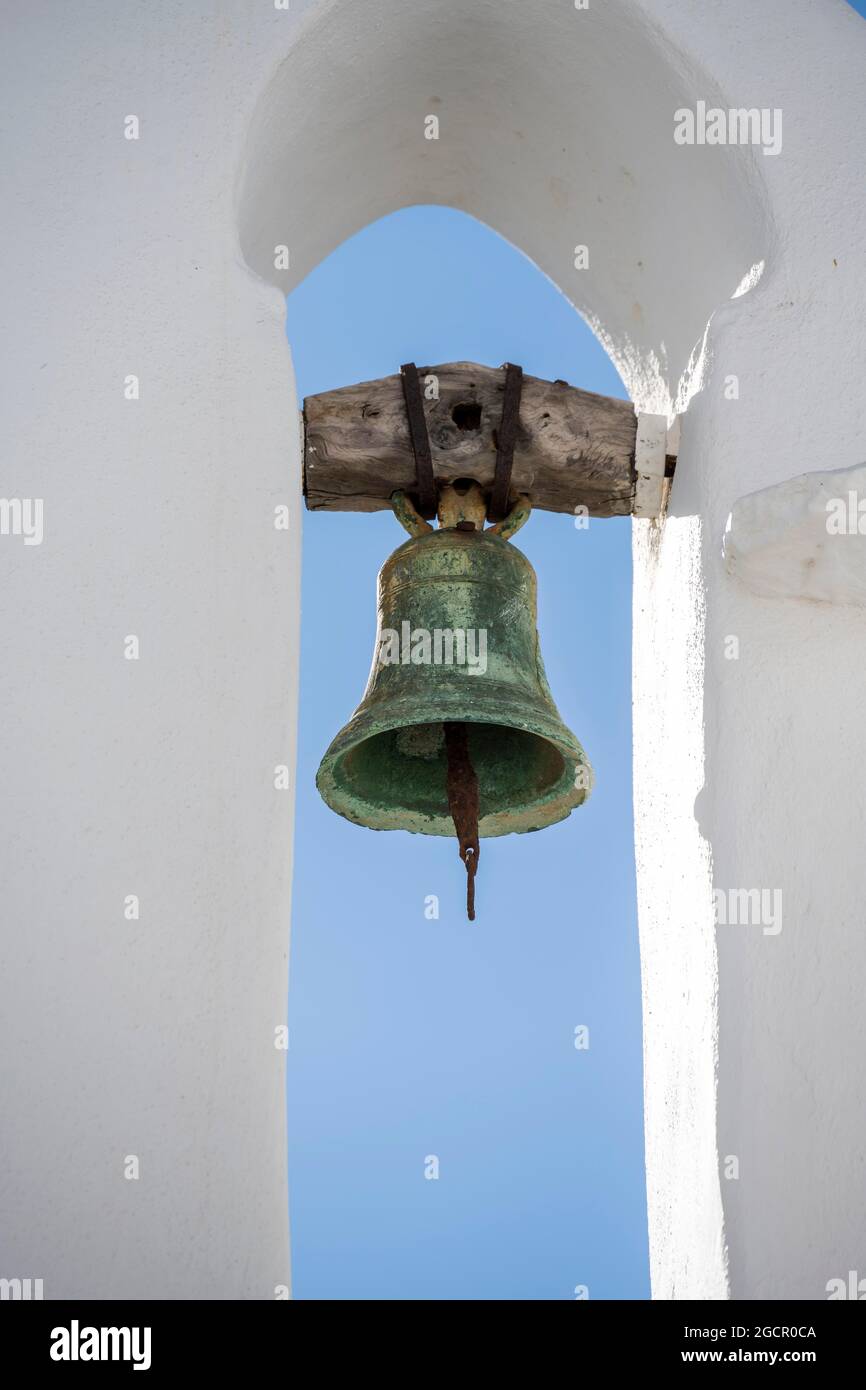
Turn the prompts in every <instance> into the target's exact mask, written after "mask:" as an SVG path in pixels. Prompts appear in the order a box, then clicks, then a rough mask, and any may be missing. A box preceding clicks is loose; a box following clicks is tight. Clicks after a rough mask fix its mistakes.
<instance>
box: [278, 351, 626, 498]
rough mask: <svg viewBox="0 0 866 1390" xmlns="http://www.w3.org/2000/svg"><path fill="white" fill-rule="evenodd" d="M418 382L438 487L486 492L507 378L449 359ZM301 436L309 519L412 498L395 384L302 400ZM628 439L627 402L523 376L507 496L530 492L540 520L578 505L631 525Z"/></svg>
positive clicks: (409, 457) (410, 464) (411, 466)
mask: <svg viewBox="0 0 866 1390" xmlns="http://www.w3.org/2000/svg"><path fill="white" fill-rule="evenodd" d="M419 376H420V378H421V387H422V391H423V392H424V394H425V400H424V412H425V416H426V420H427V429H428V432H429V435H430V445H431V449H432V453H433V469H434V473H435V475H436V479H437V481H440V480H441V481H443V482H453V481H454V480H455V479H457V478H474V479H475V480H476V481H477V482H478V483H480V484H481V486H482V487H484V488H489V487H490V486H491V484H492V482H493V470H494V466H495V463H496V432H497V430H498V428H499V425H500V421H501V418H502V396H503V389H504V384H505V373H504V371H503V370H502V369H501V368H496V367H481V366H478V364H477V363H474V362H446V363H444V364H443V365H441V366H437V367H423V368H419ZM434 390H435V391H436V392H437V393H438V398H436V396H434V395H433V392H434ZM428 395H429V396H433V398H432V399H427V396H428ZM304 427H305V434H304V496H305V497H306V501H307V506H308V507H309V508H310V510H311V511H337V512H375V511H381V510H383V509H385V508H387V507H389V506H390V501H389V499H390V497H391V494H392V492H394V491H395V490H396V489H398V488H402V489H404V490H406V491H408V492H411V491H412V485H413V482H414V478H415V460H414V456H413V454H412V446H411V443H410V439H409V429H408V425H407V421H406V407H405V403H404V399H403V389H402V385H401V381H400V377H399V375H395V376H387V377H383V378H381V379H380V380H379V381H364V382H361V383H360V384H359V385H357V386H343V387H341V388H340V389H339V390H337V391H325V392H323V393H322V394H321V395H318V396H308V397H307V398H306V400H305V401H304ZM636 433H637V416H636V415H635V412H634V408H633V406H632V405H631V404H630V402H629V401H623V400H618V399H616V398H614V397H611V396H597V395H594V394H593V393H592V392H591V391H581V390H579V389H578V388H577V387H576V386H569V385H568V383H567V382H564V381H542V380H540V379H539V378H538V377H531V376H524V378H523V394H522V397H521V402H520V418H519V423H518V430H517V441H516V446H515V450H514V469H513V474H512V489H513V491H514V492H526V493H528V494H529V495H530V497H531V499H532V505H533V507H534V508H540V509H541V510H542V511H549V512H568V513H571V514H574V510H575V508H576V507H577V506H579V505H583V506H585V507H587V509H588V512H589V515H590V516H628V515H629V514H630V513H631V512H632V509H633V504H634V495H635V437H636Z"/></svg>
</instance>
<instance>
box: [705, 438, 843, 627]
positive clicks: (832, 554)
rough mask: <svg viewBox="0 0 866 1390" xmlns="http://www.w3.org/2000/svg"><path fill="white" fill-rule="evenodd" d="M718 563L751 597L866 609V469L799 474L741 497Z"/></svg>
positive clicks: (729, 524)
mask: <svg viewBox="0 0 866 1390" xmlns="http://www.w3.org/2000/svg"><path fill="white" fill-rule="evenodd" d="M724 557H725V565H726V567H727V569H728V572H729V573H730V574H734V575H736V576H737V578H738V579H739V580H741V581H742V583H743V584H745V585H747V586H748V588H750V589H751V590H752V592H753V593H755V594H761V595H762V596H764V597H767V598H795V599H797V598H798V599H810V600H811V601H812V602H813V603H841V604H850V605H853V606H855V607H858V608H864V607H866V464H855V466H854V467H853V468H840V469H838V470H836V471H834V472H832V473H802V474H801V475H800V476H799V477H797V478H786V480H785V481H784V482H783V483H776V484H775V486H774V487H767V488H762V489H761V490H760V492H750V493H748V494H747V495H746V496H745V497H741V498H740V499H739V501H737V502H735V503H734V505H733V508H732V509H731V514H730V516H729V517H728V524H727V528H726V530H725V539H724Z"/></svg>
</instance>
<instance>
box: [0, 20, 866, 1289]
mask: <svg viewBox="0 0 866 1390" xmlns="http://www.w3.org/2000/svg"><path fill="white" fill-rule="evenodd" d="M4 29H5V39H6V42H5V44H4V46H3V47H4V52H3V57H2V60H0V61H2V69H3V90H4V98H3V100H4V103H5V104H7V105H9V106H10V107H11V110H12V113H13V115H14V121H12V122H9V123H8V125H7V131H6V134H5V136H4V139H5V142H6V149H5V151H4V158H3V163H4V165H5V166H7V167H8V168H9V171H10V172H9V174H8V176H7V182H8V184H9V189H8V196H7V197H6V199H5V200H4V201H5V202H6V204H7V207H8V208H9V212H8V214H7V217H6V218H5V222H6V228H5V237H6V245H5V248H4V255H3V259H2V266H3V279H4V290H5V295H4V298H5V301H6V306H7V311H6V315H5V319H6V325H7V331H6V334H5V339H4V351H3V359H4V361H3V372H2V384H3V388H4V397H5V399H4V407H3V412H2V417H0V419H2V423H0V429H2V434H3V440H4V444H3V454H2V457H3V484H2V489H0V491H2V494H3V495H4V496H5V497H7V498H14V497H42V498H43V499H44V516H45V534H44V540H43V543H42V544H41V545H40V546H24V544H23V538H21V537H14V536H2V537H0V564H2V571H3V593H4V597H5V605H4V612H5V617H6V655H7V659H6V662H5V664H4V666H5V669H4V675H3V678H2V691H0V698H2V718H3V729H4V732H5V735H6V738H7V741H8V748H7V752H6V757H5V760H4V761H5V765H6V768H7V773H6V781H5V792H6V795H5V796H4V798H3V804H2V809H0V815H2V829H3V841H4V889H5V891H4V894H3V899H2V902H3V918H4V931H3V940H4V948H3V949H4V960H3V975H2V985H0V990H2V1002H3V1009H2V1017H3V1022H2V1027H3V1046H2V1053H0V1056H2V1059H3V1060H2V1081H0V1113H2V1114H3V1116H4V1133H5V1156H4V1162H3V1164H2V1165H0V1253H2V1265H3V1268H2V1269H0V1274H3V1275H5V1276H7V1277H9V1276H15V1275H18V1276H20V1277H26V1276H32V1277H42V1278H44V1280H45V1292H46V1296H48V1297H62V1296H80V1297H84V1296H91V1295H93V1296H109V1295H114V1296H117V1295H120V1296H132V1297H135V1296H146V1295H150V1296H156V1297H202V1296H203V1297H247V1298H270V1297H273V1296H274V1288H275V1286H279V1285H284V1284H286V1283H287V1282H288V1231H287V1218H286V1195H285V1179H286V1174H285V1117H284V1108H283V1083H284V1067H283V1063H284V1056H285V1054H284V1053H283V1052H281V1051H279V1050H278V1049H277V1048H275V1047H274V1029H275V1028H276V1027H277V1026H278V1025H279V1024H280V1023H282V1022H283V1020H284V1017H285V982H286V961H287V948H288V921H289V887H290V873H291V794H290V793H287V792H280V791H277V790H275V789H274V781H273V772H274V767H275V765H277V764H282V763H287V764H290V765H291V763H292V740H293V730H294V717H295V685H296V678H297V669H296V668H297V651H298V646H297V620H298V567H299V543H300V501H299V441H298V433H297V425H296V416H295V410H296V401H295V399H294V393H293V384H292V376H291V363H290V356H289V351H288V349H287V347H286V343H285V336H284V304H283V296H284V293H285V291H286V290H287V289H289V288H291V286H292V285H293V284H294V283H296V282H297V280H298V279H299V278H300V277H301V276H303V275H304V274H305V273H306V272H307V271H308V270H310V269H311V268H312V267H313V266H314V265H315V264H316V263H317V262H318V261H319V260H320V259H321V257H322V256H323V255H325V254H326V253H327V252H328V251H330V250H331V249H332V248H333V247H334V246H336V245H338V244H339V242H340V241H341V240H342V239H343V238H344V237H345V236H347V235H349V234H351V233H352V232H353V231H355V230H357V229H358V228H359V227H361V226H363V225H365V224H366V223H367V222H369V221H370V220H371V219H373V218H376V217H378V216H381V215H383V214H385V213H387V212H389V211H391V210H393V209H394V208H396V207H400V206H404V205H406V204H409V203H414V202H421V201H427V202H441V203H447V204H450V205H453V206H456V207H459V208H463V209H465V210H466V211H468V212H470V213H472V214H474V215H475V216H477V217H479V218H481V219H482V220H484V221H485V222H487V223H489V224H490V225H491V226H493V227H495V228H496V229H497V230H498V231H499V232H501V233H502V234H503V235H504V236H506V237H507V238H508V239H509V240H511V241H513V242H514V243H515V244H517V245H518V246H520V247H521V248H522V249H523V250H524V251H525V252H526V253H527V254H528V255H530V256H531V257H532V258H533V259H534V260H535V261H536V262H537V263H538V265H539V266H540V267H541V268H542V269H543V270H544V271H545V272H546V273H547V274H549V275H550V276H551V277H552V278H553V279H554V280H555V281H556V283H557V284H558V285H560V286H561V288H562V289H563V292H564V293H566V294H567V295H568V296H569V297H570V298H571V299H572V300H573V302H574V303H575V304H576V305H577V306H578V307H579V308H580V309H581V310H582V311H583V312H584V313H585V314H586V315H587V317H588V318H589V319H590V321H591V322H592V323H593V325H594V326H595V327H596V329H597V331H598V332H599V334H600V336H601V337H602V340H603V341H604V343H605V345H606V346H607V347H608V350H609V351H610V352H611V355H612V356H613V358H614V360H615V361H616V363H617V365H618V367H619V369H620V371H621V372H622V374H623V378H624V380H625V381H626V382H627V384H628V386H629V388H630V390H631V391H632V394H633V396H634V399H635V401H636V402H637V403H638V404H639V405H640V406H641V407H643V408H645V409H669V408H671V407H672V404H673V402H675V401H677V400H678V401H679V403H680V406H682V405H684V404H686V403H687V402H688V405H689V408H688V412H687V414H686V416H685V418H684V422H683V443H682V449H681V454H680V464H679V468H678V473H677V479H676V482H675V486H674V490H673V496H672V499H671V516H670V519H669V520H668V522H667V523H666V525H665V527H664V528H663V530H661V531H659V529H658V528H655V527H653V526H652V525H651V524H650V523H638V524H637V526H636V575H635V658H636V659H635V710H636V713H635V721H636V722H635V734H636V757H635V764H636V767H635V771H636V821H637V854H638V867H639V896H640V925H641V941H642V954H643V968H644V1013H645V1018H644V1025H645V1056H646V1095H647V1160H648V1182H649V1194H650V1238H651V1252H652V1265H653V1285H654V1292H655V1294H656V1296H660V1297H682V1296H689V1295H691V1296H698V1297H724V1296H727V1295H728V1294H731V1295H733V1296H734V1297H749V1296H758V1297H777V1296H781V1295H785V1294H795V1295H799V1296H802V1297H822V1296H824V1287H825V1284H826V1281H827V1280H828V1279H829V1278H831V1277H833V1276H834V1275H836V1274H844V1273H845V1272H846V1271H847V1270H848V1269H849V1268H853V1267H856V1263H857V1260H858V1259H860V1262H861V1264H862V1263H863V1259H864V1258H866V1257H864V1256H863V1250H864V1234H866V1231H864V1216H863V1208H862V1203H861V1202H860V1200H859V1188H858V1186H857V1181H858V1176H857V1175H858V1173H859V1172H860V1171H861V1170H862V1163H863V1128H864V1122H863V1119H862V1115H863V1113H864V1105H863V1101H864V1094H863V1091H864V1086H863V1083H862V1082H861V1081H860V1079H859V1075H858V1067H857V1058H858V1056H859V1054H860V1053H861V1052H862V1050H863V1042H864V1036H863V1035H864V1027H866V1026H864V1023H863V1011H862V1009H861V1007H860V999H861V997H862V983H863V975H864V964H866V948H864V946H863V945H862V940H863V932H862V926H861V922H860V911H859V904H860V902H861V900H862V897H863V876H864V869H863V867H862V860H863V856H862V853H861V845H862V840H863V833H862V832H863V821H864V804H866V796H864V792H863V789H862V787H863V784H862V781H861V778H860V777H859V775H858V769H859V766H860V764H861V763H862V762H863V755H864V751H866V749H864V735H863V731H862V719H860V718H859V717H858V716H859V712H860V709H861V707H862V703H863V694H864V690H863V685H864V680H866V677H864V675H863V672H864V670H866V662H864V655H866V619H864V617H863V615H862V613H860V612H858V611H857V610H854V609H841V608H836V607H820V608H819V607H818V606H815V605H807V604H804V603H802V602H801V601H797V600H789V601H782V600H769V599H759V598H757V597H754V596H752V595H750V593H749V591H748V590H747V589H746V588H745V587H744V586H742V585H741V584H740V583H739V581H737V580H734V579H732V578H731V577H730V576H729V575H728V574H727V573H726V571H725V569H724V566H723V564H722V560H721V542H722V533H723V530H724V525H725V518H726V516H727V513H728V512H729V511H730V509H731V506H732V504H733V503H734V502H735V501H736V500H737V499H738V498H739V497H740V496H741V495H743V494H744V493H747V492H749V491H752V490H754V489H755V488H758V487H761V486H765V485H767V484H770V483H774V482H777V481H781V480H783V479H785V478H787V477H788V476H790V475H791V474H794V473H801V472H804V471H806V469H808V468H813V469H815V468H817V469H820V468H831V467H842V466H845V465H849V464H855V463H858V462H861V461H863V459H864V457H866V448H864V443H863V425H864V420H863V409H864V408H863V391H862V377H863V340H864V330H863V323H864V299H866V287H864V274H863V270H864V267H863V263H862V253H861V244H862V215H863V208H862V202H863V189H862V178H861V177H860V151H861V150H862V148H863V136H864V132H863V129H862V124H863V116H862V114H861V113H862V110H863V101H862V95H863V76H862V74H863V71H864V57H866V26H864V25H863V22H862V21H861V20H860V19H859V18H858V17H857V16H856V15H854V14H853V13H851V12H850V11H848V10H847V8H846V7H845V6H844V4H843V3H842V0H821V3H815V0H763V3H762V4H761V5H760V6H759V7H756V6H755V5H754V4H752V3H750V2H749V0H729V3H727V4H726V5H725V6H723V7H721V6H718V7H707V6H706V5H704V4H699V3H697V0H643V3H639V2H638V0H606V3H604V4H601V3H600V0H599V3H593V0H590V8H589V9H588V10H586V11H579V10H576V9H575V8H574V7H573V6H571V5H568V4H566V3H564V0H563V3H558V4H553V3H550V0H525V3H522V4H521V5H519V6H517V5H507V6H503V5H502V4H500V3H496V2H495V0H443V3H441V4H438V5H436V6H435V7H431V6H429V5H425V4H421V3H420V0H404V2H403V3H396V0H351V3H349V0H340V3H330V4H324V5H315V6H312V7H311V6H306V7H305V6H303V5H301V4H298V3H296V0H293V4H292V9H291V11H289V12H286V11H283V10H277V9H276V8H275V7H274V5H273V4H272V3H266V0H223V2H222V3H221V4H220V5H219V6H218V7H217V9H216V11H215V12H213V13H211V12H208V11H207V10H203V9H202V7H200V6H198V5H195V4H192V3H179V0H151V3H149V4H148V5H147V6H142V5H138V4H134V3H131V0H126V3H120V4H119V3H109V0H89V2H88V0H82V3H79V4H77V5H76V6H74V7H73V6H65V7H61V6H58V5H56V4H53V3H46V0H35V2H34V3H31V4H30V5H28V6H27V7H26V9H19V8H18V7H12V6H9V7H8V8H7V10H6V11H5V12H4ZM698 99H704V100H707V101H708V102H709V103H710V104H712V103H717V104H719V105H722V106H728V105H736V106H739V105H748V106H752V105H754V106H758V107H770V108H776V107H778V108H781V109H782V111H783V121H784V125H783V130H784V141H783V148H782V151H781V153H780V154H779V155H777V156H775V157H764V156H762V155H761V152H760V150H755V149H751V148H706V147H705V148H701V149H698V148H689V147H683V146H679V145H676V144H675V143H674V140H673V128H674V111H675V110H676V109H677V108H679V107H683V106H694V104H695V102H696V101H697V100H698ZM431 114H432V115H436V116H437V117H438V119H439V123H440V128H439V139H438V140H436V141H431V140H426V139H425V137H424V130H425V118H426V117H427V116H429V115H431ZM129 115H136V116H137V117H138V118H139V121H140V133H139V139H138V140H127V139H126V138H125V135H124V123H125V118H126V117H127V116H129ZM282 245H285V246H288V248H289V252H290V258H291V264H290V269H289V270H288V271H287V272H281V271H278V270H276V269H275V265H274V260H275V248H276V247H278V246H282ZM576 245H586V246H587V247H588V249H589V258H590V264H589V269H587V270H580V271H578V270H576V269H575V268H574V248H575V246H576ZM761 262H763V263H764V271H763V275H762V277H761V278H760V280H759V281H758V282H757V284H756V286H755V287H754V288H753V289H751V291H750V292H749V293H748V294H745V295H743V296H741V297H739V298H737V299H734V300H732V299H731V295H732V293H733V292H734V290H735V289H736V288H737V287H738V286H739V285H740V284H741V282H742V281H743V279H744V277H746V276H747V275H748V273H749V271H750V269H751V268H752V267H753V266H754V265H756V264H760V263H761ZM455 292H457V289H456V287H455ZM708 325H709V327H708ZM131 374H134V375H136V376H138V377H139V380H140V398H139V399H138V400H127V399H125V396H124V380H125V378H126V377H127V376H129V375H131ZM730 374H736V375H737V377H738V381H739V399H738V400H736V401H732V400H728V399H726V398H725V394H724V383H725V379H726V377H728V376H729V375H730ZM578 384H579V383H578ZM284 502H287V503H289V505H290V508H291V512H292V519H291V529H290V531H289V533H288V535H287V534H286V533H285V532H282V531H277V530H275V528H274V525H273V509H274V507H275V506H277V505H278V504H280V503H284ZM130 634H136V635H137V636H138V637H139V639H140V658H139V660H138V661H128V660H126V659H125V658H124V639H125V638H126V637H127V636H128V635H130ZM732 634H733V635H737V636H738V637H739V641H740V657H739V660H737V661H729V660H726V659H725V656H724V650H725V648H724V639H725V637H726V636H729V635H732ZM711 865H712V870H711V867H710V866H711ZM712 883H715V884H716V886H721V887H723V888H724V889H728V888H735V887H752V886H764V887H769V888H780V889H781V890H782V891H783V903H784V923H783V929H782V931H781V932H780V933H778V934H777V935H774V936H770V935H765V934H764V933H763V932H762V931H761V929H760V927H758V928H754V927H746V928H719V929H718V942H719V950H718V954H717V951H716V944H715V942H716V935H717V934H716V933H715V932H714V930H713V926H712V898H711V885H712ZM128 894H137V895H138V896H139V898H140V903H141V908H140V918H139V920H138V921H128V920H126V919H125V917H124V900H125V898H126V896H127V895H128ZM290 1122H291V1117H290ZM131 1154H134V1155H137V1156H138V1158H139V1161H140V1178H139V1179H138V1180H137V1181H128V1180H127V1179H126V1178H125V1177H124V1160H125V1157H126V1156H127V1155H131ZM725 1155H735V1156H737V1158H738V1160H739V1173H740V1176H739V1178H738V1179H737V1180H735V1181H727V1180H725V1179H724V1178H720V1172H722V1171H723V1170H722V1169H721V1168H720V1161H721V1160H722V1159H723V1158H724V1156H725ZM864 1272H866V1271H864Z"/></svg>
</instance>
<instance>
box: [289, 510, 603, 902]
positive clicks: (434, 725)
mask: <svg viewBox="0 0 866 1390" xmlns="http://www.w3.org/2000/svg"><path fill="white" fill-rule="evenodd" d="M394 506H395V511H396V513H397V516H398V518H399V519H400V520H401V521H402V522H403V524H404V525H405V526H406V528H407V530H409V531H410V532H411V533H412V539H410V540H408V541H406V542H405V544H403V545H401V546H400V548H399V549H398V550H395V551H394V553H393V555H391V556H389V558H388V559H387V560H386V561H385V563H384V565H383V566H382V569H381V571H380V573H379V583H378V630H377V633H376V646H375V651H374V654H373V665H372V669H371V671H370V677H369V680H368V682H367V689H366V690H365V692H364V698H363V700H362V701H361V703H360V705H359V706H358V708H357V710H356V711H355V713H354V714H353V715H352V718H351V719H350V720H349V722H348V724H347V725H346V726H345V728H343V729H341V730H340V732H339V733H338V734H337V736H336V738H335V739H334V741H333V742H332V744H331V746H330V748H329V749H328V751H327V752H326V754H325V756H324V758H323V759H322V762H321V765H320V767H319V771H318V775H317V778H316V783H317V786H318V788H319V791H320V792H321V794H322V796H323V797H324V799H325V801H326V802H327V803H328V805H329V806H330V807H332V809H333V810H335V811H337V812H338V813H339V814H340V815H341V816H345V817H346V818H347V819H348V820H351V821H354V822H356V824H358V825H365V826H369V827H370V828H371V829H373V830H410V831H414V832H416V833H420V834H423V835H454V834H455V830H456V833H457V836H458V839H459V842H460V853H461V858H463V860H464V863H465V864H466V867H467V870H468V872H469V889H470V892H469V898H470V902H469V907H470V917H471V916H473V915H474V912H473V903H472V889H473V879H474V872H475V868H476V866H477V862H478V854H479V848H480V847H479V844H478V840H479V838H481V839H483V838H485V837H486V836H490V835H507V834H509V833H511V832H512V831H515V832H518V833H522V832H524V831H527V830H541V829H543V828H544V827H545V826H548V825H553V824H554V823H555V822H556V821H560V820H563V819H564V818H565V817H566V816H567V815H568V814H569V813H570V812H571V811H572V810H573V809H574V808H575V807H576V806H579V805H580V804H581V803H582V802H583V801H584V800H585V799H586V797H587V795H588V794H589V791H590V789H591V786H592V770H591V768H590V765H589V762H588V761H587V758H586V755H585V753H584V751H583V749H582V748H581V746H580V744H579V743H578V741H577V739H576V738H575V736H574V734H573V733H572V732H571V730H570V729H568V728H567V727H566V726H565V724H563V722H562V720H561V718H560V716H559V712H558V710H557V708H556V705H555V704H554V702H553V697H552V696H551V693H550V689H549V687H548V684H547V679H546V677H545V674H544V665H543V662H542V659H541V652H540V649H539V641H538V632H537V630H536V580H535V571H534V570H533V568H532V566H531V565H530V563H529V561H528V560H527V559H526V557H525V555H523V554H522V553H521V552H520V551H519V550H517V549H516V548H515V547H514V546H512V545H511V544H510V543H509V540H508V537H509V536H510V535H512V534H513V533H514V532H515V531H516V530H517V529H518V527H519V526H520V525H522V524H523V522H524V521H525V520H526V519H527V517H528V515H529V505H528V502H527V501H526V499H521V500H520V501H519V502H518V504H517V506H516V507H515V508H514V510H513V511H512V512H511V514H510V515H509V516H508V517H507V518H506V520H505V521H503V522H502V523H500V525H498V526H493V527H490V528H488V529H487V530H483V529H481V527H483V518H484V508H485V502H484V498H483V496H482V494H481V492H480V489H479V488H478V487H477V485H474V484H473V485H472V486H471V487H468V488H466V489H464V490H463V491H459V490H456V489H454V488H446V489H445V490H444V491H443V493H442V495H441V497H440V503H439V519H440V529H438V530H433V529H432V528H431V527H430V526H428V525H427V523H426V522H424V521H423V520H421V518H420V517H419V516H418V514H417V512H415V510H414V508H413V507H412V504H411V503H410V502H409V501H408V499H406V498H405V497H404V496H403V495H402V494H395V498H394Z"/></svg>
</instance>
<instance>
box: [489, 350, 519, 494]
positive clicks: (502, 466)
mask: <svg viewBox="0 0 866 1390" xmlns="http://www.w3.org/2000/svg"><path fill="white" fill-rule="evenodd" d="M522 390H523V368H522V367H515V365H514V363H513V362H506V363H505V394H504V397H503V401H502V420H501V422H500V425H499V434H498V435H497V439H496V471H495V473H494V475H493V490H492V492H491V494H490V503H489V505H488V508H487V516H488V518H489V520H490V521H504V520H505V517H506V516H507V515H508V496H509V493H510V492H511V469H512V466H513V464H514V441H515V439H516V438H517V423H518V420H519V417H520V395H521V392H522Z"/></svg>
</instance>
